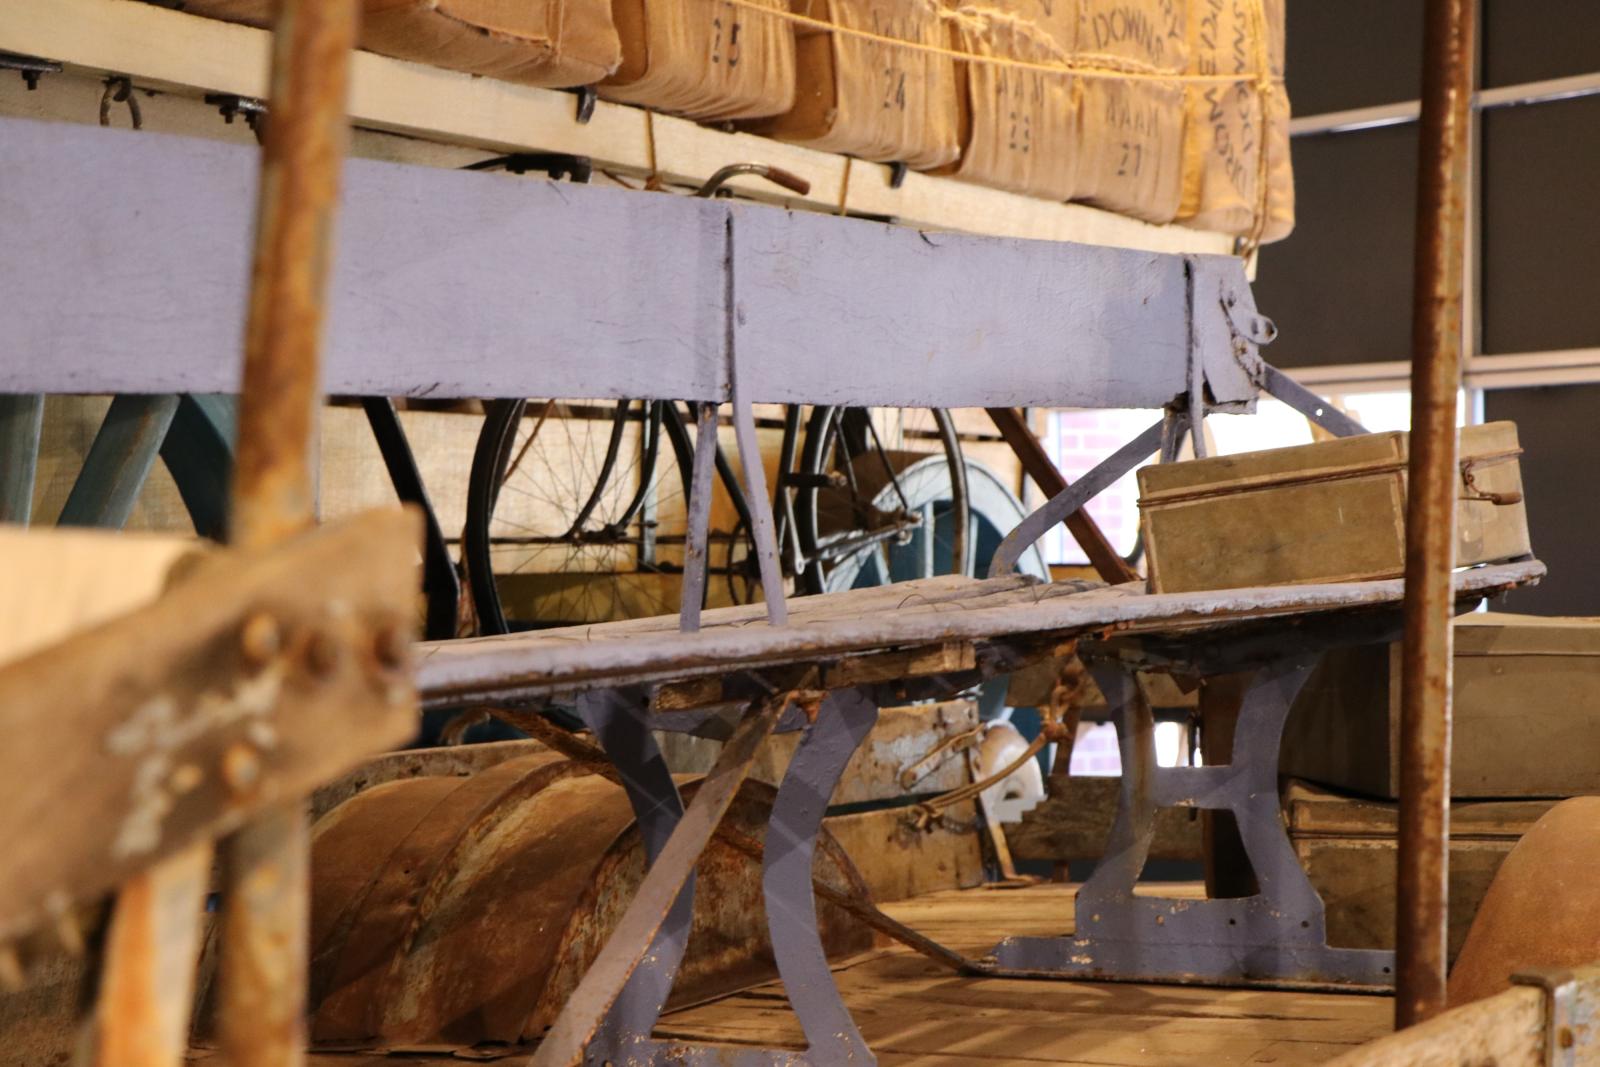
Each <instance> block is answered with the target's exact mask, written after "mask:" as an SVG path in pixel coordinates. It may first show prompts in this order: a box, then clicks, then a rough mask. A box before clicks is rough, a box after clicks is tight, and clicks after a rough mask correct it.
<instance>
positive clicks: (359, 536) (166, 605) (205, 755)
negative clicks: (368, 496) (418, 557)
mask: <svg viewBox="0 0 1600 1067" xmlns="http://www.w3.org/2000/svg"><path fill="white" fill-rule="evenodd" d="M39 536H48V535H47V534H40V535H39ZM416 538H417V523H416V522H415V517H414V516H411V515H406V514H402V513H400V512H398V511H395V512H389V513H376V514H372V515H368V516H364V517H363V518H361V519H359V520H354V521H351V522H347V523H344V524H341V525H340V526H338V527H329V528H325V529H323V530H319V531H316V532H313V533H310V534H307V535H306V536H305V537H304V538H302V539H299V540H297V541H295V542H292V543H291V544H289V545H287V546H285V547H284V548H283V549H281V550H278V551H275V552H271V553H254V554H241V555H224V554H221V553H219V554H218V556H217V557H216V558H214V559H212V560H208V561H205V562H202V563H201V564H200V567H199V569H198V570H197V571H196V572H195V573H194V574H193V575H191V576H189V577H188V578H186V580H185V581H183V582H181V583H178V584H176V585H175V586H174V587H173V588H171V589H169V590H168V591H166V592H165V593H164V594H163V596H162V597H161V598H160V599H159V600H158V601H156V602H155V603H154V604H151V605H149V606H147V607H144V608H141V609H139V610H137V611H134V612H131V613H128V614H125V615H119V616H117V617H116V618H114V619H111V620H110V621H107V622H104V623H102V624H101V625H99V626H96V627H94V628H92V629H90V630H88V631H85V632H83V633H79V634H76V635H74V636H73V637H72V638H70V639H69V640H67V641H64V642H60V643H58V644H54V645H51V646H50V647H47V648H45V649H42V650H40V651H38V652H35V653H34V654H32V655H29V656H27V657H25V658H23V659H20V660H17V661H15V662H12V663H10V664H8V665H7V666H5V667H4V668H3V669H0V718H4V719H5V720H6V721H11V722H20V721H23V720H24V719H26V720H27V721H28V722H29V723H30V726H29V728H27V729H24V730H18V731H15V732H14V735H13V736H12V737H11V738H10V739H9V741H8V743H7V744H6V745H5V746H4V747H0V781H3V782H4V783H5V790H6V791H5V803H4V804H0V839H4V840H5V841H7V842H9V848H10V850H11V851H10V855H11V862H9V863H7V864H6V866H5V867H4V869H3V872H0V936H14V935H16V934H20V933H23V932H25V931H26V930H28V929H30V928H32V927H34V926H36V925H37V924H38V923H39V922H41V921H42V920H44V919H45V918H47V917H49V916H50V915H51V914H52V913H59V912H60V911H61V910H62V909H64V908H65V907H67V906H68V905H70V904H72V903H74V902H76V901H82V900H89V899H93V898H94V897H95V896H97V895H98V894H100V893H103V892H105V891H106V890H108V889H110V888H112V887H113V886H115V885H117V884H118V883H120V882H121V881H123V880H124V879H126V878H127V877H128V876H130V875H132V874H134V873H135V872H138V871H142V870H146V869H148V868H149V867H150V866H152V865H153V864H155V863H156V862H157V861H159V860H160V859H162V858H163V857H165V856H169V855H172V854H174V853H176V852H177V851H179V850H181V849H183V848H186V847H187V846H189V845H191V844H193V843H196V842H198V841H204V840H210V839H212V838H214V837H216V836H218V835H219V834H222V833H225V832H227V831H228V830H230V829H232V828H234V827H236V826H238V825H239V824H240V822H242V821H243V820H244V819H245V818H246V817H247V816H248V815H249V814H250V813H252V812H255V811H259V810H260V809H261V808H262V807H264V806H266V805H268V804H273V803H283V802H285V801H291V800H295V799H298V798H300V797H303V796H305V795H307V794H308V793H310V792H311V790H312V789H313V788H315V787H316V786H317V785H318V784H320V783H321V782H322V781H324V780H326V779H328V778H331V777H333V776H334V775H337V774H340V773H342V772H343V771H344V770H346V769H347V768H348V767H350V766H351V765H352V764H354V763H355V762H356V761H357V760H358V759H359V758H360V757H361V756H362V755H364V754H366V753H367V752H370V751H371V750H372V749H373V748H381V747H384V746H387V745H394V744H399V743H400V742H402V741H403V740H405V738H407V737H409V736H410V735H411V733H412V732H413V731H414V730H415V728H416V727H415V721H416V720H415V705H414V703H413V699H414V698H413V693H412V689H411V686H410V670H409V668H410V665H409V662H408V658H409V657H408V656H407V653H406V650H405V648H404V647H401V648H399V649H398V650H397V653H396V654H395V655H394V656H393V662H392V663H389V664H384V663H381V662H375V661H377V660H379V658H380V656H382V655H385V654H382V653H375V652H374V650H373V645H372V642H373V641H374V639H375V635H376V634H378V633H381V632H382V631H383V630H389V631H392V632H393V633H394V634H395V635H397V636H396V641H397V642H403V641H404V640H405V638H406V637H407V636H408V626H409V624H410V620H411V618H412V613H413V612H414V610H415V604H414V599H413V597H414V594H413V593H412V589H413V584H412V582H411V581H407V580H406V578H405V575H406V574H407V572H408V570H409V569H410V568H411V567H412V566H413V565H414V559H415V554H416ZM375 573H381V574H385V575H391V576H394V577H395V580H394V581H391V582H388V583H380V584H379V585H377V586H376V587H374V585H373V583H372V582H371V580H370V576H371V575H372V574H375ZM330 604H332V605H335V610H334V613H333V614H330V612H329V609H328V605H330ZM247 620H248V621H249V622H250V623H253V624H254V625H246V623H247ZM253 664H259V666H251V665H253ZM357 712H359V714H357ZM63 798H70V799H71V802H70V803H66V802H64V801H63Z"/></svg>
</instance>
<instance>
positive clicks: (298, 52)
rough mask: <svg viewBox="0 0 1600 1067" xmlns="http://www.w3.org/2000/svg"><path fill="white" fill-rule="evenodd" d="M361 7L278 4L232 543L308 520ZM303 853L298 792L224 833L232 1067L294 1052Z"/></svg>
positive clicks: (304, 925) (301, 1001) (302, 952)
mask: <svg viewBox="0 0 1600 1067" xmlns="http://www.w3.org/2000/svg"><path fill="white" fill-rule="evenodd" d="M358 10H359V0H281V2H280V4H279V5H278V24H277V30H276V33H275V35H274V40H273V52H272V81H271V93H270V99H269V109H270V110H269V117H268V120H267V134H266V139H265V142H264V144H263V147H262V157H261V188H260V193H259V201H258V204H257V216H256V244H255V260H254V264H253V268H252V269H253V276H252V280H251V293H250V312H249V323H248V326H247V328H246V332H245V359H244V387H243V390H242V394H241V398H240V407H239V447H238V457H237V460H236V462H235V467H234V488H233V511H232V516H231V526H230V531H229V535H230V539H231V540H232V542H233V543H234V544H236V545H239V546H241V547H247V548H261V547H265V546H269V545H272V544H275V543H277V542H280V541H283V540H286V539H288V538H290V537H293V536H294V535H295V534H297V533H299V532H301V531H302V530H304V529H305V528H306V527H308V526H309V525H311V523H312V521H313V518H314V494H315V490H314V486H315V479H314V477H313V471H312V461H313V456H314V449H313V433H314V429H315V422H316V409H317V403H318V397H319V390H320V379H319V375H318V348H319V345H320V343H321V337H322V324H323V298H324V294H325V291H326V283H327V276H328V261H329V251H330V247H331V244H332V240H331V235H332V228H333V219H334V214H335V211H336V208H337V206H338V187H339V170H340V167H341V165H342V163H343V161H344V154H345V144H346V139H347V136H348V133H347V125H348V123H347V119H346V104H347V97H348V91H349V69H350V53H351V50H352V49H353V48H354V46H355V37H356V23H357V13H358ZM311 644H312V645H313V646H314V645H315V640H314V639H313V640H312V641H311ZM289 654H291V655H292V654H295V653H294V649H293V643H292V642H290V643H289ZM309 857H310V836H309V832H308V828H307V824H306V815H305V813H304V812H303V811H302V809H301V807H300V806H299V805H298V804H290V805H285V806H283V807H281V808H278V809H274V810H270V811H268V812H266V813H264V814H262V815H260V816H257V817H256V818H255V819H253V820H252V821H251V823H249V824H248V825H246V826H245V827H244V828H242V829H241V830H239V831H238V832H237V833H235V834H234V835H233V836H232V837H230V838H228V839H227V840H226V841H224V842H223V848H222V860H223V863H222V868H223V911H222V918H221V935H222V944H221V954H220V955H221V958H220V961H219V962H220V967H221V973H220V976H219V1004H218V1036H219V1038H220V1041H221V1044H222V1049H223V1052H224V1056H225V1058H226V1060H227V1061H228V1063H230V1064H231V1065H232V1067H285V1065H291V1064H298V1063H300V1062H302V1061H303V1059H304V1048H305V1037H304V1018H303V1016H304V1008H305V992H306V959H307V956H308V953H309V946H308V940H309V937H310V933H309V926H308V912H309V897H310V883H309V876H308V870H307V867H308V864H309Z"/></svg>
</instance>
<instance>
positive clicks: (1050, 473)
mask: <svg viewBox="0 0 1600 1067" xmlns="http://www.w3.org/2000/svg"><path fill="white" fill-rule="evenodd" d="M988 412H989V418H990V420H992V421H993V422H994V427H995V429H997V430H999V431H1000V436H1001V437H1003V438H1005V442H1006V444H1008V445H1010V446H1011V451H1012V452H1014V453H1016V456H1017V459H1018V461H1019V462H1021V464H1022V469H1023V471H1024V472H1025V473H1026V474H1027V475H1028V477H1029V478H1032V479H1033V484H1034V485H1037V486H1038V487H1039V491H1040V492H1042V493H1043V494H1044V495H1045V498H1046V499H1049V498H1051V497H1055V496H1058V495H1060V494H1061V493H1062V492H1064V491H1065V490H1066V488H1067V479H1066V478H1065V477H1063V476H1062V474H1061V471H1060V470H1058V469H1057V468H1056V465H1055V463H1054V462H1052V461H1051V459H1050V455H1049V453H1047V452H1046V451H1045V450H1044V445H1042V444H1040V443H1039V438H1038V437H1036V436H1035V435H1034V432H1033V431H1032V430H1031V429H1029V428H1028V421H1027V419H1026V418H1024V417H1023V414H1022V412H1021V411H1018V410H1017V409H1016V408H989V409H988ZM1064 521H1065V524H1066V527H1067V532H1068V533H1070V534H1072V539H1073V540H1075V541H1077V542H1078V547H1079V548H1081V549H1083V554H1084V555H1085V556H1087V557H1088V558H1089V562H1090V563H1091V564H1093V566H1094V569H1095V573H1096V574H1098V575H1100V580H1101V581H1104V582H1109V583H1110V584H1112V585H1118V584H1121V583H1122V582H1132V581H1137V580H1138V578H1139V574H1138V572H1137V571H1135V570H1134V569H1133V568H1132V567H1130V566H1128V564H1127V561H1125V560H1124V559H1123V558H1122V557H1121V556H1119V555H1118V554H1117V550H1116V549H1114V548H1112V547H1111V542H1110V541H1108V540H1107V539H1106V535H1105V534H1104V533H1103V532H1102V531H1101V529H1100V526H1099V524H1098V523H1096V522H1095V521H1094V518H1093V517H1092V516H1091V515H1090V514H1089V513H1088V512H1087V511H1082V510H1079V511H1075V512H1073V513H1072V514H1071V515H1068V516H1067V517H1066V519H1065V520H1064Z"/></svg>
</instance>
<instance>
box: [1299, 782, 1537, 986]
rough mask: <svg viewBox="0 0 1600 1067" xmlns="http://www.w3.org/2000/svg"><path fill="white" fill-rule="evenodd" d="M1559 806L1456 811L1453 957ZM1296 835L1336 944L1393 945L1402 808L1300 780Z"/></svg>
mask: <svg viewBox="0 0 1600 1067" xmlns="http://www.w3.org/2000/svg"><path fill="white" fill-rule="evenodd" d="M1555 803H1556V801H1552V800H1518V801H1487V802H1484V801H1479V802H1467V803H1457V804H1452V805H1451V807H1450V917H1449V921H1448V930H1449V954H1450V958H1451V959H1452V960H1453V959H1455V957H1456V954H1457V953H1458V952H1460V951H1461V945H1462V943H1463V942H1464V941H1465V940H1466V937H1467V929H1468V927H1470V926H1471V925H1472V917H1473V916H1474V915H1475V914H1476V913H1477V911H1478V905H1479V903H1481V902H1482V900H1483V897H1484V894H1485V893H1487V892H1488V890H1489V883H1490V882H1491V881H1493V880H1494V876H1495V872H1496V871H1498V870H1499V869H1500V864H1501V862H1502V861H1504V860H1505V858H1506V856H1507V854H1509V853H1510V851H1511V849H1512V846H1514V845H1515V844H1516V843H1517V841H1518V840H1519V839H1520V838H1521V837H1522V835H1523V834H1525V833H1527V832H1528V829H1529V828H1530V827H1531V826H1533V824H1534V823H1535V822H1536V821H1537V820H1538V818H1539V816H1541V815H1543V814H1544V813H1545V812H1546V811H1548V810H1549V809H1550V807H1551V806H1552V805H1553V804H1555ZM1285 807H1286V808H1287V814H1288V817H1289V838H1290V840H1291V841H1292V842H1293V843H1294V851H1295V855H1296V856H1298V857H1299V858H1300V862H1301V864H1302V865H1303V866H1304V867H1305V868H1306V873H1307V875H1309V876H1310V878H1311V884H1312V885H1313V886H1315V887H1316V890H1317V892H1318V893H1319V894H1321V896H1322V899H1323V902H1324V903H1325V904H1326V905H1327V915H1328V943H1329V944H1330V945H1338V946H1340V947H1341V948H1393V947H1394V941H1395V926H1394V909H1395V871H1396V856H1397V850H1396V844H1395V839H1396V836H1397V834H1398V832H1399V816H1398V810H1397V807H1396V805H1394V804H1389V803H1383V802H1380V801H1373V800H1363V799H1360V798H1358V797H1350V796H1342V795H1340V794H1337V793H1330V792H1327V791H1325V790H1320V789H1317V788H1315V787H1313V786H1308V785H1306V784H1304V783H1300V782H1292V783H1290V785H1289V789H1288V792H1287V795H1286V796H1285Z"/></svg>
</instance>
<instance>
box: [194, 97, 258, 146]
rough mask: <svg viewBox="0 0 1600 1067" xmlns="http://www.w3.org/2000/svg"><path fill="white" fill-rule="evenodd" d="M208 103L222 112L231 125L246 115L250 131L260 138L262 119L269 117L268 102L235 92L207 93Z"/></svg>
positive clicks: (245, 119) (226, 121)
mask: <svg viewBox="0 0 1600 1067" xmlns="http://www.w3.org/2000/svg"><path fill="white" fill-rule="evenodd" d="M205 101H206V103H208V104H210V105H211V106H212V107H214V108H216V109H217V110H218V111H219V112H221V114H222V121H223V122H225V123H227V124H228V125H229V126H232V125H233V120H234V119H236V118H238V117H239V116H240V115H243V116H244V123H245V125H246V126H249V127H250V132H251V133H253V134H255V135H256V136H257V137H258V138H259V137H260V136H261V121H262V120H263V119H265V118H266V117H267V102H266V101H265V100H257V99H256V98H255V97H253V96H236V95H234V94H233V93H207V94H206V95H205Z"/></svg>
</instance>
